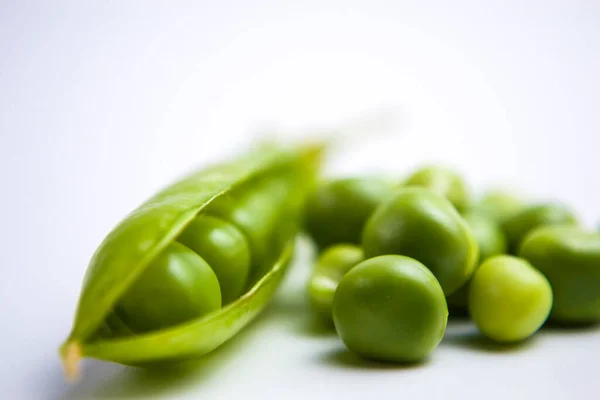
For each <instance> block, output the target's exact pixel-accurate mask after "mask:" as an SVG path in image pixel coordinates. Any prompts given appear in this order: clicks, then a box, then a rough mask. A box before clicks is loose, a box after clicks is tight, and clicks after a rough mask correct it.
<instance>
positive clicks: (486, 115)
mask: <svg viewBox="0 0 600 400" xmlns="http://www.w3.org/2000/svg"><path fill="white" fill-rule="evenodd" d="M598 71H600V5H599V3H598V2H593V1H562V2H555V1H554V2H551V1H543V2H542V1H540V2H534V1H518V2H517V1H515V2H508V1H507V2H480V1H473V2H460V1H448V2H443V1H436V2H427V1H424V2H413V3H407V2H401V1H375V0H372V1H368V2H367V1H365V2H356V1H349V0H346V1H310V0H304V1H297V2H282V1H242V0H238V1H218V2H217V1H212V2H209V1H197V2H189V3H186V2H178V1H168V2H167V1H163V2H148V1H144V2H141V1H140V2H133V1H129V2H110V1H98V2H92V1H89V2H76V1H73V2H49V1H48V2H17V1H0V182H1V184H2V186H1V188H2V192H1V196H0V210H2V217H1V218H0V221H1V222H0V243H1V251H0V268H1V269H2V271H1V272H2V275H1V278H0V315H1V317H2V322H3V327H2V328H1V329H0V355H1V357H2V362H1V363H0V393H2V397H3V398H15V399H29V398H32V399H43V398H95V397H112V398H122V397H127V396H132V397H136V396H137V397H171V396H172V397H180V396H181V397H189V398H202V399H209V398H278V399H279V398H281V399H283V398H294V397H297V398H314V399H316V398H335V397H336V396H337V397H342V396H343V397H345V398H365V397H373V398H375V397H378V398H406V399H412V398H417V397H418V398H435V397H439V398H441V397H443V398H461V399H464V398H482V397H485V398H499V399H507V398H513V399H514V398H566V397H567V396H568V397H573V398H577V399H583V398H595V394H594V393H595V388H596V387H597V382H596V380H597V371H598V367H599V364H600V361H598V357H599V356H600V333H598V331H597V330H596V331H584V332H578V331H572V332H560V331H547V330H545V331H543V332H542V333H541V334H540V335H539V336H538V337H537V338H536V340H534V341H532V342H531V343H528V344H527V345H526V346H522V347H519V348H516V349H511V350H510V351H505V352H498V351H493V349H489V348H487V349H482V348H481V346H480V345H478V344H477V343H478V342H477V340H476V339H474V333H473V331H472V328H471V327H469V326H464V324H458V325H456V324H452V326H450V327H449V330H448V337H447V338H446V339H445V340H444V342H443V343H442V344H441V346H440V347H439V348H438V350H437V351H436V352H435V353H434V354H433V355H432V357H431V359H430V361H429V362H428V363H426V364H425V365H423V366H421V367H418V368H389V367H388V368H385V367H383V366H381V365H372V364H367V365H365V364H360V363H357V362H356V360H354V359H353V358H351V357H349V356H348V354H347V353H346V352H344V350H343V347H342V346H341V344H340V342H339V341H338V340H337V338H336V337H335V336H333V335H322V334H319V333H318V332H315V331H314V330H312V329H311V328H310V324H309V323H308V321H309V315H308V311H307V309H306V306H305V303H304V300H305V299H304V297H303V279H304V277H305V275H306V271H307V269H308V268H309V264H310V260H309V259H308V256H309V254H304V258H302V257H301V259H300V260H299V261H298V262H297V263H296V268H295V270H294V271H293V274H292V275H290V279H289V280H288V281H287V282H286V286H285V288H284V290H282V291H280V293H279V297H278V300H277V301H276V302H275V303H274V304H273V305H272V307H270V308H269V309H268V311H267V312H266V313H265V314H264V315H263V317H262V318H261V319H260V320H259V321H258V322H257V323H256V324H254V325H253V326H252V327H251V328H250V329H249V330H248V331H246V332H245V333H244V334H243V335H241V336H240V337H239V338H237V339H236V340H234V341H232V342H231V343H230V344H229V345H227V346H226V347H224V348H223V349H222V351H219V352H216V353H214V355H212V356H210V357H208V358H207V359H206V360H204V361H201V362H200V363H198V364H197V365H195V366H192V367H188V368H185V369H182V368H180V369H175V370H174V371H171V372H169V373H167V372H162V373H159V374H152V373H147V372H143V371H139V370H132V369H129V368H124V367H120V366H116V365H111V364H105V363H100V362H93V361H90V362H86V363H85V364H84V376H83V379H82V381H81V382H79V383H78V384H77V385H75V386H68V385H67V384H66V383H65V382H64V380H63V378H62V376H61V370H60V365H59V362H58V358H57V352H56V349H57V347H58V345H59V344H60V342H61V341H62V339H63V338H64V337H65V336H66V335H67V333H68V330H69V328H70V324H71V318H72V315H73V312H74V308H75V304H76V301H77V297H78V292H79V287H80V282H81V278H82V276H83V273H84V270H85V266H86V264H87V262H88V260H89V257H90V256H91V254H92V252H93V251H94V249H95V248H96V246H97V245H98V243H99V242H100V241H101V239H102V238H103V236H104V235H105V234H106V233H107V232H108V231H109V230H110V228H112V226H114V224H116V223H117V222H118V221H119V220H120V218H121V217H123V216H124V215H125V214H126V213H127V212H128V211H130V210H131V209H133V208H134V207H135V206H137V205H138V204H139V203H140V202H142V201H143V200H145V199H146V198H147V197H148V196H150V195H151V194H152V193H153V192H155V191H156V190H157V189H159V188H160V187H162V186H163V185H165V184H167V183H169V182H170V181H171V180H173V179H175V178H176V177H178V176H180V175H181V174H182V173H184V172H186V171H188V170H190V169H191V168H193V167H196V166H199V165H204V164H206V163H208V162H209V161H211V160H216V159H220V158H223V157H226V156H227V155H229V154H232V153H233V152H234V151H237V150H239V149H240V148H242V147H243V145H244V144H245V143H248V142H249V141H250V140H252V139H253V138H254V137H255V136H256V132H258V131H261V130H262V129H264V128H272V127H276V128H279V129H282V130H283V131H284V132H303V131H304V130H305V129H311V128H314V127H317V128H323V129H326V128H328V127H332V126H335V124H337V123H343V122H344V121H347V120H352V119H353V118H356V117H357V116H360V115H364V113H367V115H370V114H369V112H370V111H373V110H378V109H380V108H384V109H388V108H392V109H393V110H395V115H396V116H397V117H398V118H397V120H398V121H399V122H398V123H397V124H396V125H395V126H394V128H393V129H392V132H391V134H389V132H388V135H387V136H377V137H372V138H367V137H363V139H362V141H356V142H353V143H354V144H353V145H352V146H350V147H348V148H346V149H345V153H344V154H343V156H340V157H337V158H336V159H335V160H334V162H333V163H332V164H331V169H330V171H332V173H334V172H337V173H342V172H343V173H367V172H373V171H382V172H386V173H389V174H391V175H396V176H398V178H400V177H401V176H402V175H403V174H405V173H406V172H407V171H408V170H409V169H410V168H411V167H412V166H414V165H415V164H416V163H419V162H425V161H439V162H444V163H447V164H450V165H454V166H456V167H457V168H459V169H461V170H462V171H464V173H465V176H467V177H468V179H469V180H470V181H471V182H472V183H473V185H474V186H475V187H476V188H484V187H486V186H489V185H493V184H503V185H510V186H512V187H515V188H517V189H518V190H520V191H522V192H523V193H524V194H527V195H528V196H530V197H531V198H532V199H537V198H554V199H561V200H563V201H565V202H566V203H567V204H569V205H571V206H572V207H574V208H575V209H576V210H577V211H578V213H579V215H580V216H581V218H582V220H583V221H584V222H585V223H587V224H589V225H596V224H597V222H598V221H600V207H599V205H600V188H599V185H598V173H600V159H599V158H598V149H599V148H600V136H599V135H600V113H599V112H598V105H599V104H600V78H599V72H598ZM373 133H376V132H373Z"/></svg>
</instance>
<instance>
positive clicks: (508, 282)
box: [469, 255, 552, 342]
mask: <svg viewBox="0 0 600 400" xmlns="http://www.w3.org/2000/svg"><path fill="white" fill-rule="evenodd" d="M551 308H552V289H551V287H550V283H549V282H548V280H547V279H546V278H545V277H544V275H543V274H542V273H540V272H539V271H538V270H536V269H535V268H534V267H532V266H531V264H529V263H528V262H527V261H526V260H523V259H521V258H517V257H513V256H508V255H500V256H494V257H491V258H488V259H487V261H485V262H484V263H483V264H482V265H481V266H480V267H479V269H478V270H477V272H475V275H474V276H473V279H472V281H471V285H470V293H469V313H470V315H471V318H472V319H473V321H474V322H475V324H476V325H477V328H478V329H479V330H480V332H481V333H483V334H484V335H485V336H487V337H489V338H490V339H493V340H495V341H498V342H515V341H520V340H524V339H526V338H528V337H529V336H531V335H533V334H534V333H535V332H536V331H537V330H538V329H539V328H540V327H541V326H542V325H543V323H544V322H545V321H546V319H547V318H548V315H549V314H550V310H551Z"/></svg>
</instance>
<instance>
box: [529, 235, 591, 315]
mask: <svg viewBox="0 0 600 400" xmlns="http://www.w3.org/2000/svg"><path fill="white" fill-rule="evenodd" d="M519 255H520V256H521V257H523V258H525V259H526V260H528V261H529V262H530V263H531V264H532V265H533V266H534V267H536V268H537V269H538V270H540V271H541V272H542V273H543V274H544V275H545V276H546V277H547V278H548V280H549V281H550V283H551V284H552V290H553V291H554V306H553V308H552V314H551V317H550V318H551V319H552V320H554V321H559V322H562V323H572V324H585V323H592V322H599V321H600V232H588V231H585V230H583V229H581V228H578V227H574V226H568V227H567V226H548V227H542V228H539V229H536V230H535V231H533V232H531V233H530V234H529V235H528V236H527V237H526V238H525V240H524V241H523V244H522V246H521V249H520V251H519Z"/></svg>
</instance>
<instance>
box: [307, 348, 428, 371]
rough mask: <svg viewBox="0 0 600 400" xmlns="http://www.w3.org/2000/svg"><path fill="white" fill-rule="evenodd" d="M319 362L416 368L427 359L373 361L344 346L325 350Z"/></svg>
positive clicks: (362, 366) (343, 366)
mask: <svg viewBox="0 0 600 400" xmlns="http://www.w3.org/2000/svg"><path fill="white" fill-rule="evenodd" d="M319 362H321V363H322V364H325V365H330V366H333V367H337V368H339V367H342V368H351V369H372V370H405V369H416V368H420V367H422V366H424V365H425V364H427V360H425V361H421V362H415V363H394V362H384V361H375V360H369V359H366V358H362V357H360V356H358V355H356V354H354V353H352V352H350V351H349V350H347V349H346V348H345V347H337V348H336V349H334V350H332V351H329V352H326V353H324V354H322V355H321V356H320V357H319Z"/></svg>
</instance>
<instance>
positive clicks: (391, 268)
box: [333, 255, 448, 362]
mask: <svg viewBox="0 0 600 400" xmlns="http://www.w3.org/2000/svg"><path fill="white" fill-rule="evenodd" d="M333 320H334V323H335V328H336V330H337V332H338V334H339V336H340V338H341V339H342V341H343V342H344V344H345V345H346V346H347V347H348V349H350V350H351V351H352V352H355V353H357V354H359V355H361V356H362V357H365V358H369V359H375V360H382V361H395V362H415V361H420V360H422V359H424V358H425V357H426V356H427V355H428V354H429V353H431V351H433V349H435V348H436V347H437V345H438V344H439V343H440V341H441V340H442V337H443V336H444V332H445V329H446V322H447V320H448V308H447V305H446V299H445V298H444V292H443V291H442V288H441V287H440V284H439V283H438V281H437V280H436V279H435V276H433V274H432V273H431V271H430V270H429V269H427V268H426V267H425V266H424V265H423V264H421V263H420V262H418V261H416V260H414V259H412V258H409V257H405V256H397V255H387V256H379V257H375V258H371V259H368V260H365V261H363V262H361V263H360V264H358V265H357V266H355V267H354V268H352V269H351V270H350V271H349V272H348V273H347V274H346V275H344V277H343V278H342V280H341V281H340V283H339V286H338V289H337V291H336V292H335V297H334V299H333Z"/></svg>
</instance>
